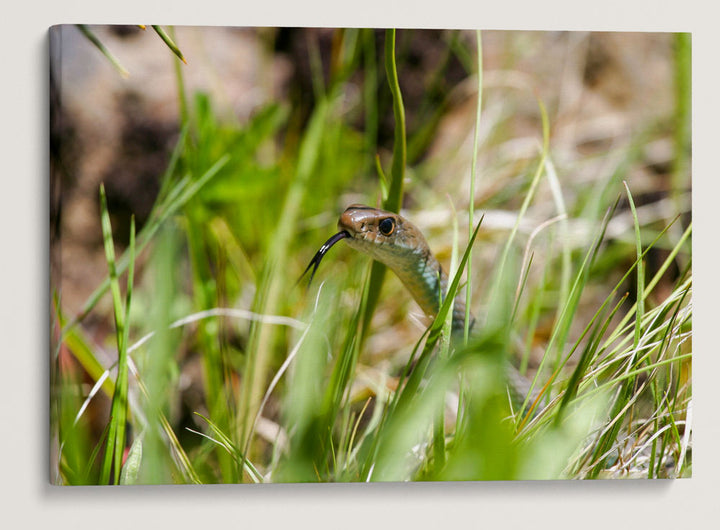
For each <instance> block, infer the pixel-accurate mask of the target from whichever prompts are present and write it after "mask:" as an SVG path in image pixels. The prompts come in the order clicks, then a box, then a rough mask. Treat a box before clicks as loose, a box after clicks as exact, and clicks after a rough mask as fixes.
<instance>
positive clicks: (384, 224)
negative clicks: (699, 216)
mask: <svg viewBox="0 0 720 530" xmlns="http://www.w3.org/2000/svg"><path fill="white" fill-rule="evenodd" d="M378 228H379V229H380V233H381V234H382V235H384V236H389V235H390V234H392V233H393V232H394V231H395V221H394V220H393V219H392V218H391V217H386V218H385V219H383V220H382V221H380V224H379V225H378Z"/></svg>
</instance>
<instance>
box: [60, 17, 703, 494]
mask: <svg viewBox="0 0 720 530" xmlns="http://www.w3.org/2000/svg"><path fill="white" fill-rule="evenodd" d="M158 29H159V28H158ZM159 34H160V35H161V36H162V35H164V36H165V37H167V39H168V41H169V42H170V43H172V42H173V40H175V42H177V43H178V46H179V48H180V49H182V47H183V46H182V44H183V43H182V42H180V41H179V40H177V39H176V38H175V35H174V34H173V33H172V32H170V35H171V36H172V37H173V40H170V37H168V36H167V35H166V34H165V32H162V33H160V32H159ZM396 36H397V40H396ZM413 36H414V34H413V32H412V31H400V32H398V33H397V35H396V32H395V31H394V30H388V31H387V32H386V33H385V36H384V40H383V39H382V38H381V39H379V40H378V42H384V46H385V48H384V54H383V55H384V64H381V63H382V61H383V59H381V58H380V59H379V58H378V56H377V55H376V38H375V36H374V32H373V31H372V30H363V29H345V30H337V31H336V32H335V34H334V37H333V39H332V49H331V53H330V56H331V64H330V65H329V67H328V69H327V72H325V73H324V71H323V64H322V58H321V56H320V55H319V54H318V53H316V55H315V58H314V59H313V60H314V61H315V67H314V68H313V70H312V71H313V79H312V80H313V87H314V102H313V105H312V108H311V109H310V110H309V114H308V115H307V116H306V117H304V118H303V116H301V110H300V109H298V108H296V107H295V106H293V105H290V104H289V103H288V102H287V101H272V102H269V103H267V104H266V105H264V106H263V107H262V108H260V109H258V110H257V111H256V112H255V113H254V114H253V115H252V116H251V117H250V118H248V119H247V121H245V122H243V123H237V122H236V121H233V120H227V119H224V117H222V116H219V115H218V114H217V113H216V112H215V111H214V108H213V100H212V98H211V96H210V95H208V94H202V93H198V94H187V90H186V86H185V80H184V77H183V76H184V73H183V69H184V68H186V67H185V66H184V65H182V64H180V61H179V59H175V60H176V62H178V64H179V65H180V67H178V68H177V69H176V72H177V79H176V82H177V86H178V93H179V94H180V102H179V113H178V114H179V115H180V116H182V126H181V133H180V135H179V139H178V141H177V143H176V146H175V149H174V151H173V153H172V156H171V157H170V160H169V163H168V167H167V170H166V171H165V173H164V174H163V175H162V178H161V187H160V192H159V194H158V196H157V199H156V202H155V206H154V208H153V210H152V212H151V214H150V216H149V219H148V220H147V221H146V222H145V224H144V225H143V226H142V227H141V228H140V229H139V232H138V234H137V237H136V235H135V224H134V222H133V223H132V228H131V232H130V238H129V240H130V244H129V246H128V248H127V249H126V250H125V251H124V253H122V255H121V256H120V257H119V258H117V259H116V251H117V249H118V245H117V243H115V244H113V237H112V227H111V226H110V216H109V214H111V213H112V212H108V207H107V203H106V200H105V195H104V189H101V190H98V193H99V195H100V196H101V211H100V212H98V218H97V221H98V224H99V225H101V226H102V233H103V238H104V244H105V252H106V257H107V265H108V275H107V279H106V281H105V282H104V283H103V284H101V285H99V286H98V288H97V289H96V291H95V293H94V294H93V295H92V296H91V297H90V298H89V299H88V300H87V302H86V304H85V305H84V307H83V309H82V311H80V313H79V314H77V315H66V314H64V311H63V305H62V298H61V293H60V292H58V291H57V290H55V291H54V292H53V295H54V307H53V311H54V320H55V321H56V324H57V326H56V327H55V328H54V335H53V337H54V347H53V352H52V353H53V355H52V380H51V385H52V391H51V396H52V403H51V434H52V436H53V442H54V443H53V446H52V451H53V458H52V461H53V462H54V468H53V469H52V471H51V480H52V482H54V483H57V484H155V483H235V482H256V483H259V482H315V481H323V482H324V481H362V482H365V481H408V480H495V479H498V480H512V479H558V478H624V477H635V478H639V477H647V478H663V477H687V476H690V475H691V470H692V466H691V446H692V444H691V442H692V439H691V427H692V417H691V416H692V415H691V410H692V409H691V406H690V404H691V388H692V387H691V351H692V348H691V342H692V340H691V339H692V328H691V325H692V270H691V253H690V246H691V234H692V228H691V227H692V225H691V224H690V223H689V222H688V223H686V224H683V220H682V219H681V217H680V214H681V213H683V212H682V210H681V208H682V206H681V205H682V204H683V200H684V199H686V198H687V197H686V195H687V191H688V189H689V186H690V177H689V174H688V173H687V172H688V170H689V167H690V164H689V154H688V153H689V152H688V148H687V144H689V132H688V131H689V129H687V128H686V123H685V122H686V121H687V120H689V111H688V105H687V103H686V101H685V99H686V98H688V97H689V93H690V90H689V83H690V76H689V75H688V73H687V68H688V64H689V54H690V48H689V40H688V39H681V40H680V41H679V44H678V46H677V48H676V55H675V61H676V67H677V68H678V73H677V75H676V77H675V79H676V81H677V82H678V83H681V84H682V85H683V86H679V87H676V88H675V89H674V92H673V88H672V87H668V88H669V90H670V92H672V93H673V94H674V97H675V98H676V103H675V107H676V108H675V109H674V110H673V111H672V112H671V113H670V115H669V116H661V117H660V118H657V117H655V118H653V119H652V120H648V121H647V122H643V123H642V124H641V125H642V128H641V129H640V130H638V131H636V134H634V135H633V136H632V137H631V138H629V139H628V141H627V142H625V143H622V142H621V143H619V145H613V146H609V147H608V148H607V149H606V150H604V151H602V152H594V153H592V154H589V155H587V156H586V157H584V158H583V157H578V158H576V159H574V160H567V158H565V159H563V160H562V161H561V159H560V158H556V157H555V144H554V137H553V134H552V132H553V128H554V126H555V125H554V122H553V116H556V115H557V112H558V111H557V109H556V108H555V107H551V106H549V105H548V103H547V102H545V101H543V100H542V98H539V99H536V98H535V96H534V95H533V93H532V92H531V91H526V90H515V89H508V88H507V87H506V86H501V87H498V86H497V85H495V86H493V85H489V86H488V85H485V88H483V89H482V90H477V89H478V88H480V87H482V77H476V78H473V76H476V75H477V74H478V68H480V69H482V65H483V62H482V58H481V57H478V56H477V50H478V49H479V48H480V49H487V45H485V44H484V43H483V46H482V48H481V47H480V46H479V44H480V39H481V38H482V36H481V35H480V33H479V32H478V33H477V34H476V33H468V34H464V33H463V34H460V33H457V32H449V33H448V34H447V35H446V36H445V43H446V44H447V57H454V58H455V59H456V61H457V62H458V63H459V64H461V65H463V68H465V69H466V71H465V76H466V77H467V78H469V79H473V80H474V81H473V86H474V89H475V90H473V91H472V92H473V95H472V97H471V98H467V97H466V99H468V101H469V103H470V105H469V106H467V107H466V108H469V109H472V110H471V114H472V115H473V117H474V118H475V119H474V121H473V122H472V124H471V128H470V129H469V132H470V136H469V137H470V139H471V140H472V145H478V150H477V151H475V150H473V154H472V156H471V157H469V158H468V159H467V160H468V162H469V161H470V159H472V164H471V165H472V168H471V167H470V163H468V165H467V166H466V167H465V168H464V169H463V170H462V171H463V172H464V173H467V175H471V177H470V178H471V180H472V181H473V184H472V185H470V183H469V182H468V180H467V177H466V179H465V181H463V180H462V178H463V177H462V175H452V174H448V173H447V172H448V171H450V170H451V168H453V167H454V166H453V161H454V160H455V157H456V156H457V153H458V152H459V150H460V148H459V147H458V146H457V145H454V146H453V147H452V148H448V149H446V151H443V152H441V153H440V154H439V155H436V156H428V157H426V158H421V157H420V156H419V155H418V154H417V153H416V150H417V149H418V148H417V146H418V145H422V146H427V145H428V143H429V142H430V139H431V138H432V137H433V136H434V135H437V134H440V132H441V127H440V123H441V120H442V117H443V116H441V115H435V111H434V110H433V109H437V108H440V109H446V108H449V107H450V106H451V96H450V93H451V89H452V87H450V88H449V89H448V90H447V91H446V92H445V95H444V96H443V98H444V99H442V100H441V101H439V102H433V101H423V102H422V104H421V105H420V106H419V107H418V109H412V114H413V116H414V117H415V120H414V121H413V122H412V125H411V123H410V121H411V120H408V124H407V125H406V123H405V122H406V114H407V115H409V114H410V110H411V109H409V108H408V106H407V103H404V98H403V95H402V93H401V89H400V87H401V85H402V82H401V81H402V78H403V70H404V65H405V64H406V62H405V61H407V60H408V59H407V56H406V54H405V51H404V50H406V49H407V48H405V47H403V43H405V44H407V42H408V41H409V40H411V39H413ZM168 45H169V46H170V44H168ZM173 46H174V44H173ZM175 49H178V48H177V47H175ZM311 52H312V50H311ZM176 53H178V54H180V52H179V49H178V51H177V52H176ZM181 55H182V54H180V55H179V56H181ZM448 60H449V59H447V60H445V61H441V62H440V63H439V66H438V67H437V71H434V72H429V76H428V78H429V79H432V80H435V81H434V83H440V82H441V81H440V80H442V79H443V76H444V73H445V70H444V69H445V68H447V64H448ZM508 60H510V59H508ZM188 67H192V65H191V64H190V65H189V66H188ZM383 68H384V70H383ZM358 79H361V80H362V82H363V83H364V84H363V85H362V87H361V90H360V92H359V93H360V94H361V97H359V98H356V99H355V100H353V101H354V102H353V103H352V104H351V105H349V104H348V103H347V96H348V92H349V91H350V90H351V89H352V88H353V87H354V86H355V85H356V84H357V83H358ZM508 91H512V92H513V93H512V95H511V96H507V94H505V93H506V92H508ZM428 93H429V94H430V91H429V92H428ZM428 97H430V96H428ZM452 97H455V98H457V97H459V96H457V95H455V96H452ZM468 101H466V102H465V103H467V102H468ZM527 101H531V102H535V101H537V104H536V105H535V106H532V108H530V107H531V106H528V105H527ZM546 108H547V110H546ZM523 109H524V110H523ZM528 109H530V110H528ZM476 111H477V112H476ZM383 112H388V115H392V117H393V124H394V125H393V130H392V134H390V135H388V136H389V137H391V138H392V141H391V148H389V149H383V148H382V147H381V146H379V143H378V134H377V129H378V128H379V127H381V125H380V124H381V123H382V113H383ZM520 112H525V113H526V114H527V115H528V116H529V117H530V118H529V119H528V121H529V122H530V123H532V124H533V131H534V132H533V133H532V134H531V136H530V138H531V139H532V140H533V141H534V143H533V144H532V145H533V148H532V149H525V150H522V149H519V150H518V149H515V148H512V149H511V147H512V146H515V145H516V144H514V143H513V141H514V140H516V137H515V133H514V130H515V129H514V127H513V126H512V124H511V119H512V116H513V115H514V114H517V113H520ZM358 122H362V123H364V124H365V127H364V128H361V127H360V126H358V125H357V124H358ZM473 131H474V132H473ZM683 131H684V132H683ZM656 140H669V141H671V142H672V145H673V149H672V152H673V155H672V156H673V160H672V164H671V166H670V167H671V168H672V174H671V176H668V179H671V180H672V183H673V188H672V194H671V195H669V196H670V197H671V201H670V202H672V204H673V205H674V208H671V209H670V210H668V208H667V204H668V201H665V202H663V198H661V199H658V200H657V201H655V202H653V201H645V202H643V203H642V204H641V203H640V202H639V201H638V195H637V194H636V192H635V188H634V181H633V174H634V173H633V171H632V170H633V169H634V168H637V167H638V166H641V165H642V164H643V162H642V156H643V152H644V151H643V150H644V149H645V148H646V147H647V146H648V145H649V144H650V143H651V142H653V141H656ZM535 146H536V147H535ZM507 153H513V154H512V155H511V156H510V155H508V154H507ZM518 153H519V154H518ZM598 158H603V160H605V162H603V163H602V164H600V165H598V164H596V161H597V159H598ZM598 167H600V168H601V170H598V169H597V168H598ZM480 174H481V175H482V176H481V178H480V182H479V183H478V184H475V183H474V181H475V179H476V176H478V175H480ZM386 175H387V176H386ZM560 175H562V178H561V177H560ZM462 186H467V189H471V190H473V191H472V195H473V196H475V197H476V198H475V200H474V201H468V193H467V191H465V192H463V191H459V190H460V189H465V188H464V187H462ZM348 197H353V198H354V199H356V198H357V197H362V200H363V202H365V203H367V204H370V205H376V204H382V205H383V206H384V207H385V208H387V209H391V210H395V211H397V210H399V209H400V207H401V206H402V205H406V206H407V210H406V212H405V215H406V216H407V217H408V218H411V219H412V220H413V221H414V222H415V223H416V224H417V225H419V226H421V227H423V228H424V229H426V235H427V237H428V241H429V243H430V246H431V247H433V248H434V249H435V251H436V253H437V255H438V256H439V258H440V259H441V261H443V262H444V263H445V265H450V266H449V267H448V270H450V271H451V272H452V274H451V278H452V284H451V287H450V291H449V293H448V294H449V296H448V297H447V298H446V299H445V303H444V304H443V307H442V310H441V311H440V314H439V315H438V316H437V318H436V319H435V320H434V321H433V322H431V323H427V322H425V321H423V326H422V327H425V326H426V325H427V327H426V329H425V332H423V330H422V329H421V326H418V325H416V320H417V319H415V318H414V316H413V315H414V314H417V309H416V308H414V306H413V305H412V302H411V300H410V296H409V295H408V294H407V293H406V292H405V291H404V289H403V287H402V285H401V284H400V283H399V282H398V281H397V279H396V278H394V277H393V276H392V274H385V271H384V267H383V266H381V265H379V264H377V263H372V264H371V263H370V261H369V260H368V259H367V258H366V257H365V256H362V255H360V254H357V253H355V252H353V251H352V250H350V249H348V248H344V245H343V244H338V245H337V247H336V248H334V249H333V251H332V252H331V253H330V254H329V255H328V256H327V257H326V258H325V260H324V261H323V264H322V266H321V267H320V269H319V271H318V273H317V275H316V279H315V282H314V283H313V285H312V286H311V287H309V288H305V285H304V284H300V285H296V282H297V279H298V277H299V276H300V274H301V273H302V271H303V269H304V268H305V266H306V265H307V262H308V260H309V259H310V257H311V256H312V255H313V253H314V252H315V251H316V250H317V248H318V246H319V245H320V244H321V243H322V241H324V240H325V239H327V237H328V236H329V235H330V234H331V233H332V232H333V231H334V230H335V222H336V220H337V216H338V215H339V214H340V213H341V212H342V210H343V209H344V208H345V206H347V204H348V203H349V202H350V201H349V200H348ZM403 197H404V198H403ZM353 202H355V201H354V200H353ZM455 208H457V210H458V211H457V213H456V212H455V210H454V209H455ZM474 210H477V212H479V213H481V214H484V216H483V217H482V220H480V222H478V219H475V218H474V217H479V216H478V215H477V213H475V214H474V213H473V211H474ZM448 211H452V215H444V216H443V217H442V218H443V219H444V220H445V221H443V222H442V223H438V222H436V221H434V219H437V218H438V217H437V214H438V213H442V212H448ZM503 213H504V214H508V215H509V216H510V217H511V218H512V221H511V222H510V223H509V224H507V223H505V224H503V222H502V219H504V217H502V216H501V215H499V214H503ZM501 217H502V219H501ZM458 227H466V228H458ZM471 228H472V230H471ZM117 236H118V235H117V234H116V238H117ZM449 255H452V256H453V257H454V259H452V260H450V259H446V258H448V256H449ZM458 256H459V259H458ZM650 256H652V264H650V263H649V260H650ZM140 258H142V260H143V261H142V265H143V266H142V271H141V273H138V268H137V267H135V263H136V261H137V260H139V259H140ZM451 261H452V264H450V262H451ZM468 275H469V276H468ZM123 288H124V289H123ZM466 289H467V291H466ZM123 290H124V296H123V293H122V291H123ZM461 291H462V292H467V294H468V297H469V299H470V303H469V304H468V306H470V307H471V308H472V310H473V312H474V313H475V315H476V316H477V317H478V322H477V324H476V325H475V328H474V329H473V330H472V331H471V332H470V333H468V334H466V336H465V340H464V341H461V342H460V343H459V344H450V342H449V341H448V340H447V330H448V329H449V327H448V326H447V318H446V316H447V314H448V311H449V310H450V307H451V302H452V300H453V298H454V296H455V294H456V293H459V292H461ZM108 296H109V297H110V298H111V304H110V305H104V304H103V303H102V302H103V301H106V299H108ZM107 308H110V311H108V309H107ZM91 314H92V315H95V316H97V317H99V318H104V319H106V320H107V322H108V323H109V325H110V326H111V328H110V329H114V330H115V333H114V335H113V336H108V341H107V342H105V343H104V344H102V345H98V344H96V343H95V340H97V339H96V338H92V337H91V335H90V334H89V333H88V330H87V329H86V328H85V320H86V319H87V318H88V316H89V315H91ZM428 324H429V325H428ZM110 339H112V341H111V340H110ZM104 350H108V351H113V352H116V353H114V354H113V358H114V359H116V360H115V361H113V362H107V361H106V358H105V356H104V355H103V354H102V352H103V351H104ZM63 356H69V357H70V358H71V359H72V365H73V366H74V367H76V369H68V368H67V366H68V363H66V362H64V361H62V358H63ZM508 359H510V361H511V362H512V363H513V364H515V365H516V366H519V367H520V372H521V373H523V374H525V376H526V377H527V378H528V380H529V381H531V383H532V387H533V389H534V390H535V391H536V392H537V393H538V394H537V395H538V397H537V399H530V398H528V399H527V400H526V402H525V403H524V404H523V407H522V409H521V410H513V407H512V405H511V402H510V400H508V396H507V392H506V384H505V379H504V375H503V374H504V366H505V363H506V362H507V361H508ZM198 373H199V374H200V375H197V374H198ZM192 374H195V375H192ZM88 381H90V383H89V384H88ZM189 385H193V391H194V392H195V394H194V399H193V401H186V400H183V399H182V398H181V396H182V395H183V393H184V392H187V391H188V386H189ZM98 403H106V404H107V413H106V417H105V418H104V421H103V425H106V427H105V428H104V430H100V431H99V432H98V429H97V428H96V427H94V426H93V425H92V422H91V421H90V419H89V418H88V413H87V410H88V409H89V407H90V406H92V405H93V404H98ZM187 403H192V404H194V405H193V406H194V408H192V409H191V410H186V411H183V408H184V407H186V406H187ZM528 412H532V413H533V414H528ZM126 450H127V455H125V454H124V452H125V451H126ZM125 457H127V458H125ZM124 458H125V460H123V459H124ZM123 461H124V465H123Z"/></svg>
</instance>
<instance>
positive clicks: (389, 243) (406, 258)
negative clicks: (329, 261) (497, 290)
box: [305, 204, 530, 406]
mask: <svg viewBox="0 0 720 530" xmlns="http://www.w3.org/2000/svg"><path fill="white" fill-rule="evenodd" d="M337 226H338V230H339V232H338V233H337V234H335V235H333V236H332V237H331V238H330V239H328V240H327V242H325V244H324V245H323V246H322V247H321V248H320V250H318V252H317V253H316V254H315V256H314V257H313V259H312V261H311V262H310V264H309V265H308V267H307V269H305V272H307V271H308V270H309V269H310V268H311V267H313V266H314V268H313V273H312V274H314V273H315V270H317V267H318V265H319V264H320V261H321V260H322V258H323V256H324V255H325V253H326V252H327V251H328V250H329V249H330V247H332V246H333V245H334V244H335V243H337V242H338V241H340V240H341V239H344V240H345V241H346V242H347V244H348V245H349V246H350V247H351V248H354V249H356V250H359V251H360V252H363V253H364V254H367V255H368V256H370V257H372V258H373V259H375V260H377V261H379V262H381V263H383V264H384V265H386V266H387V267H388V268H390V269H391V270H392V271H393V272H394V273H395V275H396V276H397V277H398V278H399V279H400V281H401V282H402V283H403V285H404V286H405V288H406V289H407V290H408V292H409V293H410V294H411V295H412V297H413V299H415V301H416V302H417V303H418V305H420V308H421V309H422V310H423V312H424V313H425V314H426V315H427V316H428V317H429V318H434V317H435V316H436V315H437V313H438V311H439V309H440V305H441V302H442V297H443V296H445V293H446V292H447V286H448V276H447V274H446V273H445V271H444V270H443V268H442V266H441V265H440V263H439V262H438V260H437V258H435V256H434V255H433V253H432V252H431V250H430V247H429V246H428V243H427V241H426V240H425V237H424V236H423V234H422V232H421V231H420V229H419V228H417V227H416V226H415V225H414V224H412V223H411V222H410V221H408V220H407V219H405V218H404V217H403V216H401V215H398V214H396V213H393V212H388V211H385V210H381V209H379V208H372V207H370V206H364V205H362V204H352V205H350V206H348V207H347V209H346V210H345V211H344V212H343V213H342V215H341V216H340V218H339V220H338V224H337ZM310 281H312V276H311V278H310ZM470 319H471V320H470V326H472V324H473V323H474V321H475V319H474V318H473V317H472V316H471V317H470ZM464 322H465V299H464V298H463V296H462V294H458V295H457V296H456V298H455V300H454V304H453V316H452V332H453V334H455V333H457V332H459V331H460V330H462V329H463V328H464V325H465V324H464ZM506 372H507V379H508V389H509V392H510V395H511V398H512V401H513V402H514V404H515V405H516V406H520V405H521V404H522V403H523V401H524V399H525V396H526V395H527V394H528V391H529V390H530V384H529V382H528V381H527V380H526V379H525V378H524V377H523V376H522V375H521V374H520V373H519V372H518V371H517V370H516V369H515V367H513V366H512V365H511V364H509V363H507V370H506Z"/></svg>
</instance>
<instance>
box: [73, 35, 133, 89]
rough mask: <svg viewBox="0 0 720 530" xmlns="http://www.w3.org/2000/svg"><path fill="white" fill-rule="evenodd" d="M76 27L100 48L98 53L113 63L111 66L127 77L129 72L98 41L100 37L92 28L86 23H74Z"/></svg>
mask: <svg viewBox="0 0 720 530" xmlns="http://www.w3.org/2000/svg"><path fill="white" fill-rule="evenodd" d="M76 26H77V28H78V29H79V30H80V33H82V34H83V35H85V37H86V38H87V39H88V40H89V41H90V42H92V43H93V45H94V46H95V47H96V48H97V49H98V50H100V53H102V54H103V55H104V56H105V57H106V58H107V59H108V61H110V64H112V65H113V67H114V68H115V69H116V70H117V71H118V72H119V73H120V75H121V76H123V77H129V76H130V73H129V72H128V71H127V70H126V69H125V67H124V66H123V65H122V64H120V61H119V60H118V59H117V57H115V56H114V55H113V54H112V52H111V51H110V50H108V49H107V47H106V46H105V45H104V44H103V43H102V41H100V39H99V38H98V37H97V35H95V33H93V32H92V30H91V29H90V28H89V27H88V26H87V25H86V24H76Z"/></svg>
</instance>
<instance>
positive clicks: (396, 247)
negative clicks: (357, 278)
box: [338, 204, 428, 268]
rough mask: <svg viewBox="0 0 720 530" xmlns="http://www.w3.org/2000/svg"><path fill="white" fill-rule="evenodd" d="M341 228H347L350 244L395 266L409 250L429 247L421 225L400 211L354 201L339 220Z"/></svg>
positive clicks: (420, 250)
mask: <svg viewBox="0 0 720 530" xmlns="http://www.w3.org/2000/svg"><path fill="white" fill-rule="evenodd" d="M338 229H339V230H341V231H344V232H347V233H348V235H349V237H348V239H347V244H348V245H350V246H351V247H352V248H355V249H357V250H360V251H362V252H365V253H366V254H369V255H370V256H372V257H373V258H375V259H376V260H378V261H380V262H382V263H384V264H385V265H388V266H389V267H391V268H394V265H397V264H398V261H399V260H401V259H402V258H403V256H407V255H409V254H417V253H418V252H423V251H424V250H425V249H427V248H428V246H427V242H426V241H425V238H424V237H423V235H422V233H421V232H420V230H418V228H417V227H416V226H415V225H413V224H412V223H411V222H410V221H408V220H407V219H405V218H403V217H401V216H400V215H398V214H396V213H393V212H388V211H385V210H380V209H379V208H372V207H370V206H364V205H362V204H352V205H350V206H348V208H347V209H346V210H345V211H344V212H343V214H342V215H341V216H340V219H339V220H338Z"/></svg>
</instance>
